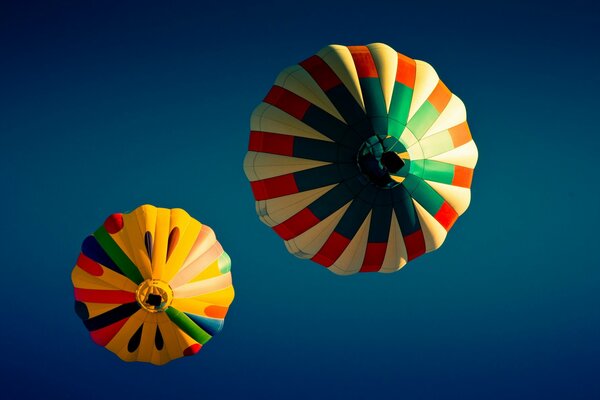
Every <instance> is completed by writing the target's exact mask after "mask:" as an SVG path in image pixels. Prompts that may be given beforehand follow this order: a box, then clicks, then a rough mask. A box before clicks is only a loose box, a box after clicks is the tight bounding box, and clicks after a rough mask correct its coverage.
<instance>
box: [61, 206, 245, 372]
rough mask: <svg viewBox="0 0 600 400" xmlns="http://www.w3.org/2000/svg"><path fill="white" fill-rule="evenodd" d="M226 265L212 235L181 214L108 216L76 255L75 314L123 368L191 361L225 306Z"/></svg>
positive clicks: (228, 293)
mask: <svg viewBox="0 0 600 400" xmlns="http://www.w3.org/2000/svg"><path fill="white" fill-rule="evenodd" d="M230 268H231V260H230V259H229V256H228V255H227V253H225V252H224V251H223V248H222V247H221V245H220V244H219V242H218V241H217V240H216V237H215V234H214V232H213V230H212V229H210V228H209V227H208V226H206V225H202V224H201V223H200V222H198V221H196V220H195V219H194V218H192V217H190V216H189V215H188V213H186V212H185V211H184V210H182V209H178V208H175V209H172V210H170V209H165V208H156V207H153V206H150V205H144V206H141V207H138V208H137V209H135V210H134V211H132V212H130V213H129V214H113V215H111V216H110V217H108V219H106V221H105V222H104V224H103V225H102V226H101V227H100V228H98V229H97V230H96V231H95V232H94V234H93V235H90V236H88V237H87V238H86V239H85V240H84V242H83V245H82V247H81V254H80V255H79V258H78V260H77V265H76V266H75V268H74V269H73V272H72V275H71V277H72V281H73V286H74V287H75V310H76V312H77V314H78V315H79V316H80V317H81V319H82V320H83V323H84V325H85V327H86V328H87V329H88V331H89V332H90V335H91V337H92V340H93V341H94V342H96V343H98V344H99V345H101V346H105V347H106V348H107V349H108V350H110V351H112V352H114V353H116V354H117V355H118V356H119V357H120V358H121V359H123V360H125V361H144V362H149V363H152V364H157V365H160V364H164V363H166V362H168V361H170V360H172V359H175V358H179V357H182V356H189V355H193V354H196V353H197V352H198V351H199V350H200V348H201V347H202V346H203V345H204V344H205V343H206V342H207V341H208V340H209V339H210V338H211V337H212V336H213V335H214V334H216V333H217V332H219V331H220V330H221V328H222V327H223V321H224V318H225V314H226V313H227V310H228V307H229V305H230V304H231V302H232V301H233V296H234V292H233V286H232V283H231V272H230Z"/></svg>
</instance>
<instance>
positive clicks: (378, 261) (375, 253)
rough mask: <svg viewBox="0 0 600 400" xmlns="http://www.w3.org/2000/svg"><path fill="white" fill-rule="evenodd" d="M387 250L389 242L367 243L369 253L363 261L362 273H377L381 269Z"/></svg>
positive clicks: (367, 252)
mask: <svg viewBox="0 0 600 400" xmlns="http://www.w3.org/2000/svg"><path fill="white" fill-rule="evenodd" d="M386 250H387V242H383V243H370V242H369V243H367V251H366V252H365V258H364V260H363V264H362V267H360V272H377V271H379V270H380V269H381V265H382V264H383V259H384V258H385V251H386Z"/></svg>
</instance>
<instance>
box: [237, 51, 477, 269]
mask: <svg viewBox="0 0 600 400" xmlns="http://www.w3.org/2000/svg"><path fill="white" fill-rule="evenodd" d="M248 150H249V151H248V153H247V155H246V158H245V160H244V171H245V173H246V176H247V177H248V179H249V180H250V184H251V187H252V192H253V194H254V198H255V199H256V211H257V213H258V216H259V217H260V219H261V220H262V221H263V222H264V223H265V224H267V225H268V226H270V227H271V228H272V229H273V230H274V231H275V232H276V233H277V234H278V235H279V236H280V237H281V238H282V239H283V240H284V241H285V245H286V247H287V249H288V250H289V251H290V252H291V253H292V254H294V255H296V256H297V257H300V258H305V259H311V260H313V261H315V262H317V263H319V264H321V265H324V266H325V267H328V268H329V270H331V271H333V272H335V273H337V274H353V273H356V272H393V271H396V270H398V269H400V268H401V267H402V266H404V265H405V264H406V262H407V261H410V260H412V259H414V258H415V257H418V256H420V255H422V254H424V253H426V252H430V251H433V250H435V249H437V248H438V247H440V245H441V244H442V242H444V240H445V238H446V235H447V232H448V231H449V230H450V228H451V227H452V225H453V224H454V223H455V221H456V220H457V218H458V216H459V215H461V214H462V213H464V212H465V210H466V209H467V207H468V206H469V202H470V197H471V195H470V186H471V179H472V175H473V169H474V167H475V164H476V162H477V148H476V146H475V143H474V142H473V140H472V138H471V133H470V131H469V127H468V125H467V122H466V111H465V107H464V105H463V103H462V101H461V100H460V99H459V98H458V97H456V96H455V95H454V94H452V93H451V92H450V91H449V90H448V88H447V87H446V86H445V85H444V84H443V83H442V81H440V79H439V78H438V75H437V74H436V72H435V70H434V69H433V68H432V67H431V66H430V65H429V64H427V63H425V62H423V61H419V60H413V59H411V58H408V57H406V56H404V55H402V54H400V53H397V52H396V51H395V50H394V49H392V48H391V47H389V46H387V45H385V44H381V43H375V44H370V45H368V46H348V47H346V46H340V45H331V46H327V47H325V48H324V49H322V50H321V51H319V52H318V53H317V54H316V55H313V56H312V57H309V58H307V59H306V60H304V61H302V62H301V63H299V64H298V65H294V66H292V67H289V68H287V69H285V70H284V71H283V72H281V73H280V74H279V76H278V77H277V80H276V81H275V84H274V85H273V87H272V88H271V90H270V91H269V92H268V94H267V96H266V97H265V98H264V100H263V101H262V103H261V104H260V105H259V106H258V107H257V108H256V109H255V110H254V112H253V113H252V117H251V132H250V144H249V149H248Z"/></svg>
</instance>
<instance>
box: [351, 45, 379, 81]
mask: <svg viewBox="0 0 600 400" xmlns="http://www.w3.org/2000/svg"><path fill="white" fill-rule="evenodd" d="M348 49H349V50H350V53H351V54H352V59H353V60H354V65H355V66H356V72H357V73H358V77H359V78H377V77H378V76H379V75H377V68H376V67H375V62H374V61H373V57H372V56H371V52H370V51H369V48H368V47H367V46H348Z"/></svg>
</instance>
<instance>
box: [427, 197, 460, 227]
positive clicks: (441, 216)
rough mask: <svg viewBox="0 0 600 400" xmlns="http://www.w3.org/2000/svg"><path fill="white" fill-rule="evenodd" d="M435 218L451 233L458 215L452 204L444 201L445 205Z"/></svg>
mask: <svg viewBox="0 0 600 400" xmlns="http://www.w3.org/2000/svg"><path fill="white" fill-rule="evenodd" d="M433 217H434V218H435V219H436V220H437V221H438V222H439V223H440V224H442V226H443V227H444V228H445V229H446V231H449V230H450V228H452V225H454V223H455V222H456V220H457V219H458V213H457V212H456V211H454V208H452V207H451V206H450V204H448V203H447V202H445V201H444V204H442V206H441V207H440V209H439V210H438V212H437V213H435V215H434V216H433Z"/></svg>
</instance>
